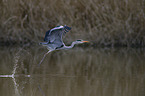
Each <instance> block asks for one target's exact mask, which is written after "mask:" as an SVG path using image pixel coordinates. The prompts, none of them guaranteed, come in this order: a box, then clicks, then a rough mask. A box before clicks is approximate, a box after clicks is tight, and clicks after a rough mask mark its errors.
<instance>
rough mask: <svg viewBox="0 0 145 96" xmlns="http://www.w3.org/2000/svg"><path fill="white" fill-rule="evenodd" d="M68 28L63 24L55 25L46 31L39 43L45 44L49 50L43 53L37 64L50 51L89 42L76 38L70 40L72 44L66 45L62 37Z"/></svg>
mask: <svg viewBox="0 0 145 96" xmlns="http://www.w3.org/2000/svg"><path fill="white" fill-rule="evenodd" d="M70 30H71V28H70V27H68V26H66V25H65V26H57V27H55V28H53V29H51V30H48V31H47V32H46V34H45V38H44V41H45V42H41V43H40V44H41V45H43V46H46V47H47V49H48V50H49V51H48V52H47V53H45V54H44V56H43V58H42V60H41V61H40V63H39V65H40V64H41V63H42V61H43V59H44V58H45V56H46V55H47V54H48V53H50V52H51V51H54V50H61V49H70V48H73V47H74V45H75V44H81V43H85V42H89V41H84V40H76V41H74V42H72V44H71V45H70V46H66V45H65V44H64V43H63V40H62V37H63V36H64V35H65V34H66V33H67V32H68V31H70Z"/></svg>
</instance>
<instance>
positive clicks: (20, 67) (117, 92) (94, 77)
mask: <svg viewBox="0 0 145 96" xmlns="http://www.w3.org/2000/svg"><path fill="white" fill-rule="evenodd" d="M46 52H47V49H45V48H43V47H39V46H35V47H30V48H28V47H27V48H20V47H14V48H7V47H0V85H1V86H0V96H145V50H144V49H131V48H129V49H125V48H116V49H113V48H111V49H108V48H103V49H99V48H81V47H75V48H73V49H70V50H59V51H54V52H51V53H49V54H48V55H47V56H46V57H45V59H44V61H43V62H42V64H41V65H40V67H39V66H38V64H39V62H40V61H41V59H42V57H43V55H44V54H45V53H46Z"/></svg>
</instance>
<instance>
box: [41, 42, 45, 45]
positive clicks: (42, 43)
mask: <svg viewBox="0 0 145 96" xmlns="http://www.w3.org/2000/svg"><path fill="white" fill-rule="evenodd" d="M39 45H47V42H40V43H39Z"/></svg>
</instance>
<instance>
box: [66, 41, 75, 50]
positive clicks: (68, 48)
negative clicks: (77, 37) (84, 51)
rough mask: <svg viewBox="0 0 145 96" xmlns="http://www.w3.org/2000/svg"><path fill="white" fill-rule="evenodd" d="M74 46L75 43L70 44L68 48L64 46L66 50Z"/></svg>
mask: <svg viewBox="0 0 145 96" xmlns="http://www.w3.org/2000/svg"><path fill="white" fill-rule="evenodd" d="M75 44H76V43H75V42H72V44H71V45H70V46H65V48H66V49H70V48H73V47H74V45H75Z"/></svg>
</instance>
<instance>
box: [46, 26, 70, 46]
mask: <svg viewBox="0 0 145 96" xmlns="http://www.w3.org/2000/svg"><path fill="white" fill-rule="evenodd" d="M69 30H71V28H70V27H68V26H66V25H65V26H57V27H55V28H53V29H51V30H49V31H47V32H46V34H45V38H44V41H46V42H49V43H52V44H56V45H57V46H56V47H61V46H62V45H63V41H62V36H63V35H65V34H66V32H68V31H69Z"/></svg>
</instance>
